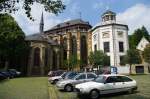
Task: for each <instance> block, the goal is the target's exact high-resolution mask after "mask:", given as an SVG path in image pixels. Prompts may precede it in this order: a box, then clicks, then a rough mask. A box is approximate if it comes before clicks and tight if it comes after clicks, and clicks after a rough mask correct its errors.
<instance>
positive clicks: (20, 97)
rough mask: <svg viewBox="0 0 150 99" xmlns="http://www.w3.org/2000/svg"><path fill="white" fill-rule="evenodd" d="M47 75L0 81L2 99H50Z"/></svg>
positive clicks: (0, 96)
mask: <svg viewBox="0 0 150 99" xmlns="http://www.w3.org/2000/svg"><path fill="white" fill-rule="evenodd" d="M47 85H48V83H47V78H46V77H31V78H16V79H10V80H6V81H3V82H0V99H48V97H49V96H48V89H47Z"/></svg>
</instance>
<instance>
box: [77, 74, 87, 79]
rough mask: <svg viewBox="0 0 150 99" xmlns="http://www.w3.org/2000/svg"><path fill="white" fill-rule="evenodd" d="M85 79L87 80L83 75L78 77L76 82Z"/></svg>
mask: <svg viewBox="0 0 150 99" xmlns="http://www.w3.org/2000/svg"><path fill="white" fill-rule="evenodd" d="M85 78H86V76H85V74H82V75H80V76H79V77H77V78H76V80H80V79H85Z"/></svg>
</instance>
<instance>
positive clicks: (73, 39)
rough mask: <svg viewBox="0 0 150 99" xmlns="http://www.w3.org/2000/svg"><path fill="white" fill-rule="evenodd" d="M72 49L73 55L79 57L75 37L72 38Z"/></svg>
mask: <svg viewBox="0 0 150 99" xmlns="http://www.w3.org/2000/svg"><path fill="white" fill-rule="evenodd" d="M71 47H72V48H71V49H72V50H71V52H72V55H77V40H76V37H75V36H72V39H71Z"/></svg>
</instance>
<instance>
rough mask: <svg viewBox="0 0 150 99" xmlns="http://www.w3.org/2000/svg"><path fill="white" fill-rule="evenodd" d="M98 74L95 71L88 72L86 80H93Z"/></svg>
mask: <svg viewBox="0 0 150 99" xmlns="http://www.w3.org/2000/svg"><path fill="white" fill-rule="evenodd" d="M96 77H97V76H96V75H95V74H93V73H88V74H87V78H86V81H92V80H94V79H95V78H96Z"/></svg>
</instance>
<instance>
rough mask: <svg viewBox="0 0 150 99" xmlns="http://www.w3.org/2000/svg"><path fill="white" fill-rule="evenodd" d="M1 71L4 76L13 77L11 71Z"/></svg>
mask: <svg viewBox="0 0 150 99" xmlns="http://www.w3.org/2000/svg"><path fill="white" fill-rule="evenodd" d="M0 73H1V74H2V75H4V76H6V77H7V78H13V75H12V74H11V73H9V72H8V71H0Z"/></svg>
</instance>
